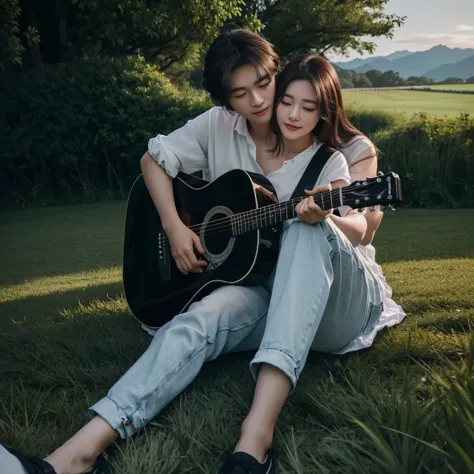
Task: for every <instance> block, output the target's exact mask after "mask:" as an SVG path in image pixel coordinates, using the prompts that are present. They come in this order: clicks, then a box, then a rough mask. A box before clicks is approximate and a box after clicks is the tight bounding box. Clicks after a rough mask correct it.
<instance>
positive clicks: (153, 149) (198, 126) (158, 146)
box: [148, 109, 215, 178]
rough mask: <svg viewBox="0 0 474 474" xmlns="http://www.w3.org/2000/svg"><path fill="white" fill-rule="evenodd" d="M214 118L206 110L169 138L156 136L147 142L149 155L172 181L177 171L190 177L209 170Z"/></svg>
mask: <svg viewBox="0 0 474 474" xmlns="http://www.w3.org/2000/svg"><path fill="white" fill-rule="evenodd" d="M214 115H215V112H214V109H211V110H208V111H207V112H205V113H203V114H201V115H199V116H198V117H196V118H195V119H193V120H189V121H188V122H187V123H186V125H184V126H183V127H181V128H179V129H178V130H175V131H174V132H172V133H170V134H169V135H157V136H156V137H154V138H151V139H150V140H149V141H148V152H149V153H150V155H151V156H152V158H153V159H154V160H155V161H156V162H157V163H158V164H159V165H160V166H161V167H162V168H163V169H164V170H165V171H166V173H167V174H168V176H170V177H171V178H174V177H175V176H176V175H177V174H178V172H179V171H182V172H184V173H193V172H195V171H200V170H205V169H207V168H208V159H207V156H208V144H209V134H210V131H211V130H212V126H213V119H214Z"/></svg>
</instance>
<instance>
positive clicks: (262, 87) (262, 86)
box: [258, 81, 271, 89]
mask: <svg viewBox="0 0 474 474" xmlns="http://www.w3.org/2000/svg"><path fill="white" fill-rule="evenodd" d="M270 82H271V81H268V82H267V83H266V84H262V85H261V86H258V87H259V89H265V87H268V85H269V84H270Z"/></svg>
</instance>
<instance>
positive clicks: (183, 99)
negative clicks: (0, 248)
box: [0, 57, 211, 208]
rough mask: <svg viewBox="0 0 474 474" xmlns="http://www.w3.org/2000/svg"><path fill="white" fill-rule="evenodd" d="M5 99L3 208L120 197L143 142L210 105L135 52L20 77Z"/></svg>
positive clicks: (0, 159) (0, 153)
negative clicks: (170, 79) (123, 56)
mask: <svg viewBox="0 0 474 474" xmlns="http://www.w3.org/2000/svg"><path fill="white" fill-rule="evenodd" d="M3 101H4V105H5V106H4V109H5V110H6V115H5V133H4V137H0V138H1V143H2V147H1V149H0V175H1V176H2V178H0V180H1V182H0V184H1V189H2V191H1V195H0V205H1V207H3V208H5V207H13V206H26V205H30V204H34V205H46V204H52V203H55V202H62V201H68V202H74V201H90V200H95V199H98V198H108V197H123V196H125V195H126V193H127V191H128V189H129V187H130V184H131V183H132V182H133V180H134V179H135V178H136V176H137V175H138V174H139V172H140V169H139V160H140V157H141V156H142V155H143V153H144V152H145V151H146V146H147V142H148V139H149V138H150V137H152V136H155V135H156V134H157V133H169V132H170V131H172V130H174V129H176V128H178V127H180V126H181V125H183V124H184V123H185V122H186V120H187V119H189V118H192V117H195V116H196V115H198V114H200V113H201V112H203V111H204V110H206V109H207V108H209V106H210V105H211V104H210V103H209V102H208V101H207V100H206V99H205V98H204V96H203V95H202V94H201V95H198V94H197V93H196V92H194V91H193V90H192V89H191V88H180V89H179V90H178V89H177V88H176V87H175V86H174V85H173V84H172V83H171V82H170V81H169V79H168V78H167V77H166V76H165V75H164V74H162V73H160V72H158V71H157V69H156V68H155V67H153V66H150V65H148V64H146V63H145V62H144V61H143V60H142V59H140V58H136V57H134V58H131V57H130V58H122V59H119V58H116V59H100V60H85V61H80V62H76V63H73V64H70V65H65V64H61V65H58V66H55V67H49V68H46V69H45V70H44V71H43V72H40V73H35V74H25V75H23V76H20V77H19V78H18V81H17V82H16V83H15V84H12V85H11V86H10V87H9V89H8V90H7V91H6V93H5V96H4V98H3Z"/></svg>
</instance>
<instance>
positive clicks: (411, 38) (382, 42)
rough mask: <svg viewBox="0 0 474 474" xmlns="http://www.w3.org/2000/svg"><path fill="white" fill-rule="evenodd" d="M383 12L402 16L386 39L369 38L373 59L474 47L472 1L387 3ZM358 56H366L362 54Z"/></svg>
mask: <svg viewBox="0 0 474 474" xmlns="http://www.w3.org/2000/svg"><path fill="white" fill-rule="evenodd" d="M385 11H386V13H389V14H391V13H395V14H397V15H400V16H406V17H407V18H406V20H405V23H404V25H403V26H401V27H400V28H396V29H395V32H394V36H393V38H392V39H390V38H372V39H371V41H373V42H374V43H375V44H376V45H377V48H376V50H375V53H374V56H386V55H387V54H390V53H393V52H395V51H400V50H403V49H407V50H409V51H424V50H427V49H430V48H431V47H432V46H436V45H438V44H444V45H446V46H449V47H451V48H474V0H390V1H389V2H388V3H387V6H386V8H385ZM358 57H361V56H360V55H359V54H358V53H356V52H354V51H352V52H351V53H350V54H349V56H348V57H344V56H336V55H332V56H330V57H329V58H330V59H331V60H333V61H348V60H350V59H355V58H358ZM362 57H368V55H364V56H362Z"/></svg>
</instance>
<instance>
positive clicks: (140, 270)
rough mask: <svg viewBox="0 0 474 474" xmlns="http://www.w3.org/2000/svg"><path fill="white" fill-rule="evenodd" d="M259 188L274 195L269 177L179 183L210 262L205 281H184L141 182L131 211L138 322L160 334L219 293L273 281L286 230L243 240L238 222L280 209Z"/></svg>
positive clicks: (239, 174)
mask: <svg viewBox="0 0 474 474" xmlns="http://www.w3.org/2000/svg"><path fill="white" fill-rule="evenodd" d="M254 182H255V183H256V184H259V185H261V186H264V187H266V188H267V189H269V190H271V191H272V192H274V190H273V188H272V186H271V184H270V182H269V181H268V180H267V179H266V178H265V177H263V176H261V175H256V174H255V175H254V174H252V173H247V172H245V171H242V170H233V171H231V172H229V173H226V174H224V175H223V176H221V177H220V178H219V179H218V180H216V181H214V182H212V183H208V182H207V181H204V180H201V179H199V178H196V177H194V176H190V175H186V174H182V173H180V174H179V175H178V176H177V177H176V179H174V180H173V190H174V198H175V202H176V207H177V210H178V213H179V215H180V218H181V220H182V221H183V223H184V224H186V225H187V226H190V227H191V228H193V226H195V227H194V228H193V230H194V231H195V232H196V233H197V234H198V235H199V236H200V238H201V243H202V244H203V246H204V248H205V250H206V252H205V254H204V256H203V258H204V259H205V260H206V261H207V262H208V265H207V267H204V271H203V273H200V274H189V275H184V274H182V273H181V272H180V271H179V270H178V268H177V267H176V265H175V262H174V259H173V257H172V255H171V250H170V247H169V244H168V242H167V236H166V234H165V232H164V231H163V228H162V225H161V220H160V217H159V214H158V212H157V211H156V208H155V206H154V204H153V201H152V199H151V197H150V194H149V193H148V189H147V188H146V186H145V183H144V180H143V177H142V176H140V177H139V178H138V179H137V180H136V181H135V183H134V185H133V187H132V190H131V192H130V196H129V199H128V206H127V217H126V224H125V239H124V253H123V285H124V292H125V297H126V299H127V302H128V305H129V307H130V310H131V311H132V313H133V314H134V316H135V317H136V319H138V320H139V321H140V322H141V323H143V324H146V325H147V326H151V327H160V326H162V325H164V324H165V323H166V322H168V321H170V320H171V319H172V318H173V317H174V316H175V315H177V314H179V313H182V312H184V311H186V309H187V308H188V307H189V305H190V304H191V303H192V302H193V301H196V300H199V299H201V298H203V297H204V296H205V295H207V294H209V293H210V292H211V291H212V290H214V289H215V288H217V287H218V286H222V285H225V284H238V285H257V284H260V283H263V282H265V281H266V280H267V278H268V277H269V275H270V274H271V272H272V271H273V269H274V268H275V264H276V261H277V258H278V249H279V243H280V234H281V224H274V225H272V226H270V227H266V228H265V229H261V230H253V231H250V232H245V233H242V234H240V235H235V232H234V233H233V228H234V230H235V224H232V221H231V219H230V216H232V215H235V214H238V213H242V212H245V211H252V210H254V209H258V208H260V207H262V206H266V205H268V204H271V203H273V202H272V201H271V200H270V199H269V198H267V197H266V196H265V195H263V194H262V193H261V192H257V191H256V190H255V188H254V185H253V183H254ZM233 226H234V227H233Z"/></svg>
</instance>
